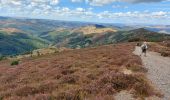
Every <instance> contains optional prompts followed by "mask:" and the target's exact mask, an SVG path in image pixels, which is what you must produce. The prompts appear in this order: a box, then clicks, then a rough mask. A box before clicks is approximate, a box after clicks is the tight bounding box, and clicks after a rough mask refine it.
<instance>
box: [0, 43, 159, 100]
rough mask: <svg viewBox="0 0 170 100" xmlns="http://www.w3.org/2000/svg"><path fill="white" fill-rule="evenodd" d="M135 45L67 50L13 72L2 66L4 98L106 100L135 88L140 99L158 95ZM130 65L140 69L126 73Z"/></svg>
mask: <svg viewBox="0 0 170 100" xmlns="http://www.w3.org/2000/svg"><path fill="white" fill-rule="evenodd" d="M134 46H135V44H119V45H115V46H112V45H106V46H99V47H96V48H85V49H79V50H71V51H63V52H61V53H58V54H57V55H55V54H54V55H51V56H45V57H41V58H37V59H34V60H29V59H25V60H24V61H23V62H22V63H21V64H20V65H18V66H17V67H14V68H12V69H10V67H8V66H9V65H8V64H3V65H1V64H0V73H1V77H0V95H1V96H2V97H3V98H4V99H14V100H16V99H18V100H19V99H28V98H29V99H42V98H43V100H49V99H52V100H53V99H54V100H63V99H66V100H71V99H76V100H82V99H85V98H86V99H95V98H96V97H97V98H98V99H104V98H105V99H106V98H113V94H115V93H118V92H120V91H121V90H131V89H132V90H134V91H133V94H134V96H136V97H139V98H143V97H147V96H152V95H158V94H157V92H156V91H155V90H154V89H153V88H152V86H151V85H150V83H149V82H148V81H147V78H146V77H145V75H144V73H143V71H142V70H143V68H141V67H142V62H141V59H140V58H139V57H138V56H135V55H134V54H133V53H132V51H133V49H134ZM125 48H126V49H125ZM130 66H135V68H133V69H138V67H139V68H140V69H138V70H132V74H126V73H125V72H124V69H127V68H129V70H131V69H130ZM9 70H10V72H9ZM127 70H128V69H127ZM8 90H10V91H8Z"/></svg>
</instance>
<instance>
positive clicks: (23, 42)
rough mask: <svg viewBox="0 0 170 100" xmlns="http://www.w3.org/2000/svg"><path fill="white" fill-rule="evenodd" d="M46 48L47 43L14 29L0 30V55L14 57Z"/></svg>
mask: <svg viewBox="0 0 170 100" xmlns="http://www.w3.org/2000/svg"><path fill="white" fill-rule="evenodd" d="M47 46H48V42H46V41H45V40H42V39H40V38H37V37H33V36H30V35H28V34H27V33H24V32H23V33H22V32H20V31H18V30H16V29H13V28H12V29H11V30H9V28H8V29H3V30H0V55H16V54H21V53H25V52H28V51H32V50H34V49H38V48H44V47H47Z"/></svg>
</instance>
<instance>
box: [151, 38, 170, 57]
mask: <svg viewBox="0 0 170 100" xmlns="http://www.w3.org/2000/svg"><path fill="white" fill-rule="evenodd" d="M149 46H150V50H151V51H154V52H158V53H160V54H161V56H164V57H170V47H169V41H164V42H157V43H150V45H149Z"/></svg>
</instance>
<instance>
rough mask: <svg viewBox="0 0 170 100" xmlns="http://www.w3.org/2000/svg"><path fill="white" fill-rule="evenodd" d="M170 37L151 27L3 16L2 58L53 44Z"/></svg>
mask: <svg viewBox="0 0 170 100" xmlns="http://www.w3.org/2000/svg"><path fill="white" fill-rule="evenodd" d="M152 27H153V26H152ZM166 27H168V26H166ZM157 28H160V27H157ZM169 38H170V36H169V35H168V34H161V33H157V32H155V31H154V32H153V31H151V29H149V28H140V27H139V26H127V25H123V24H115V25H114V24H96V23H85V22H67V21H56V20H45V19H26V18H10V17H0V42H1V46H0V54H1V55H16V54H21V53H26V52H29V51H32V50H34V49H38V48H46V47H48V46H49V45H53V46H56V47H67V48H84V47H90V46H97V45H103V44H111V43H119V42H127V41H140V40H148V41H163V40H166V39H169Z"/></svg>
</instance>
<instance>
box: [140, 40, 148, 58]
mask: <svg viewBox="0 0 170 100" xmlns="http://www.w3.org/2000/svg"><path fill="white" fill-rule="evenodd" d="M147 49H148V46H147V42H146V41H145V42H143V44H142V45H141V50H142V53H141V55H142V54H143V53H144V56H145V57H146V51H147ZM141 55H140V56H141Z"/></svg>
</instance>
